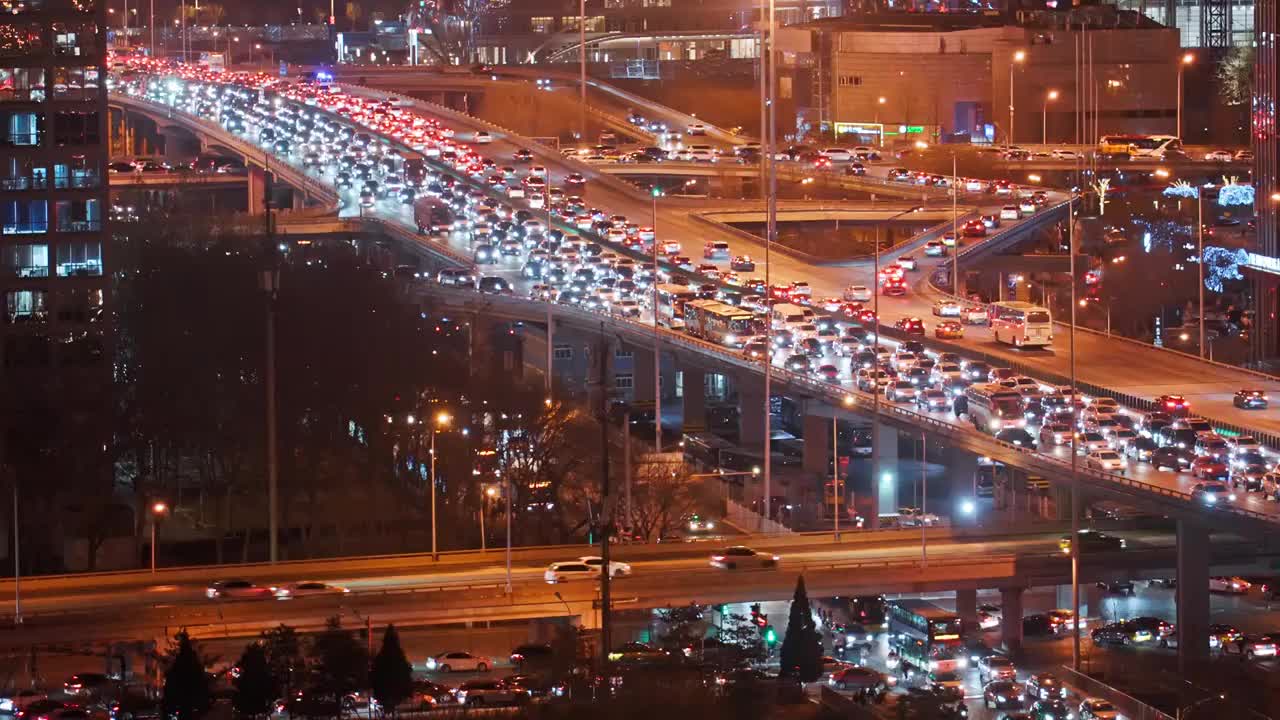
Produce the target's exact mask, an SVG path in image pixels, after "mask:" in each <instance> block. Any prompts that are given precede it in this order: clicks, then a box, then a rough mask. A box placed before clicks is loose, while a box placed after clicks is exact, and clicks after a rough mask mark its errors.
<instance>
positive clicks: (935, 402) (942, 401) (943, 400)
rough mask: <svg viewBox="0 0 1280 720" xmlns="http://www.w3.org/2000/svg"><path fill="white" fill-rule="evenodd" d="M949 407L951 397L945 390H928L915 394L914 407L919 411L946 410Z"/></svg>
mask: <svg viewBox="0 0 1280 720" xmlns="http://www.w3.org/2000/svg"><path fill="white" fill-rule="evenodd" d="M950 405H951V397H950V396H949V395H947V391H946V390H938V389H936V388H928V389H925V390H921V391H919V392H918V393H916V407H917V408H918V409H920V410H925V411H932V410H946V409H947V408H948V407H950Z"/></svg>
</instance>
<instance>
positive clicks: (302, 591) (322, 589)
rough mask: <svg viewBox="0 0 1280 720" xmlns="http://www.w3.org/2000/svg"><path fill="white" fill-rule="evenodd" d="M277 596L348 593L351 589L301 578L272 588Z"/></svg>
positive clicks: (294, 596)
mask: <svg viewBox="0 0 1280 720" xmlns="http://www.w3.org/2000/svg"><path fill="white" fill-rule="evenodd" d="M272 591H273V592H274V593H275V596H276V597H277V598H280V599H281V600H287V599H289V598H297V597H309V596H311V595H341V594H343V593H349V592H351V590H349V589H348V588H345V587H342V586H341V585H330V584H329V583H325V582H320V581H319V580H303V581H301V582H294V583H289V584H287V585H281V586H280V587H277V588H273V589H272Z"/></svg>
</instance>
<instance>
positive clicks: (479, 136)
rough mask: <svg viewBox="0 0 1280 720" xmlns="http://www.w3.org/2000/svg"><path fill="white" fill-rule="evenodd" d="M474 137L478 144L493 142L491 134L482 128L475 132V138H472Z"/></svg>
mask: <svg viewBox="0 0 1280 720" xmlns="http://www.w3.org/2000/svg"><path fill="white" fill-rule="evenodd" d="M474 139H475V141H476V143H478V144H480V145H485V144H488V143H491V142H493V135H490V134H489V133H488V132H486V131H484V130H481V131H479V132H477V133H476V134H475V138H474Z"/></svg>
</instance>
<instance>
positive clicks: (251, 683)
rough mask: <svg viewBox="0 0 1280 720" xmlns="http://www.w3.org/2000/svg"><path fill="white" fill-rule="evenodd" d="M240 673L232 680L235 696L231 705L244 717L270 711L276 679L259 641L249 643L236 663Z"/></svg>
mask: <svg viewBox="0 0 1280 720" xmlns="http://www.w3.org/2000/svg"><path fill="white" fill-rule="evenodd" d="M236 667H238V668H239V669H240V674H239V675H237V676H236V677H235V679H234V680H232V685H234V686H235V691H236V693H235V696H234V697H233V698H232V701H231V702H232V705H233V706H234V707H235V709H236V712H237V713H238V714H240V715H243V716H246V717H262V716H264V715H267V714H268V713H270V712H271V704H272V702H273V701H274V700H275V698H276V679H275V678H274V677H272V675H271V666H270V665H269V664H268V663H267V651H266V648H264V647H263V646H262V643H260V642H253V643H250V644H249V645H248V646H247V647H245V649H244V653H243V654H242V655H241V656H240V662H238V663H236Z"/></svg>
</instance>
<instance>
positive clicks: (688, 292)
mask: <svg viewBox="0 0 1280 720" xmlns="http://www.w3.org/2000/svg"><path fill="white" fill-rule="evenodd" d="M657 292H658V308H657V310H656V312H657V313H658V320H659V321H660V322H662V323H665V324H666V325H667V326H668V327H671V328H676V329H679V328H682V327H684V304H685V303H687V302H689V301H690V300H697V299H698V294H697V293H696V292H694V291H693V290H692V289H691V288H690V287H688V286H687V285H672V284H669V283H659V284H658V288H657Z"/></svg>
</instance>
